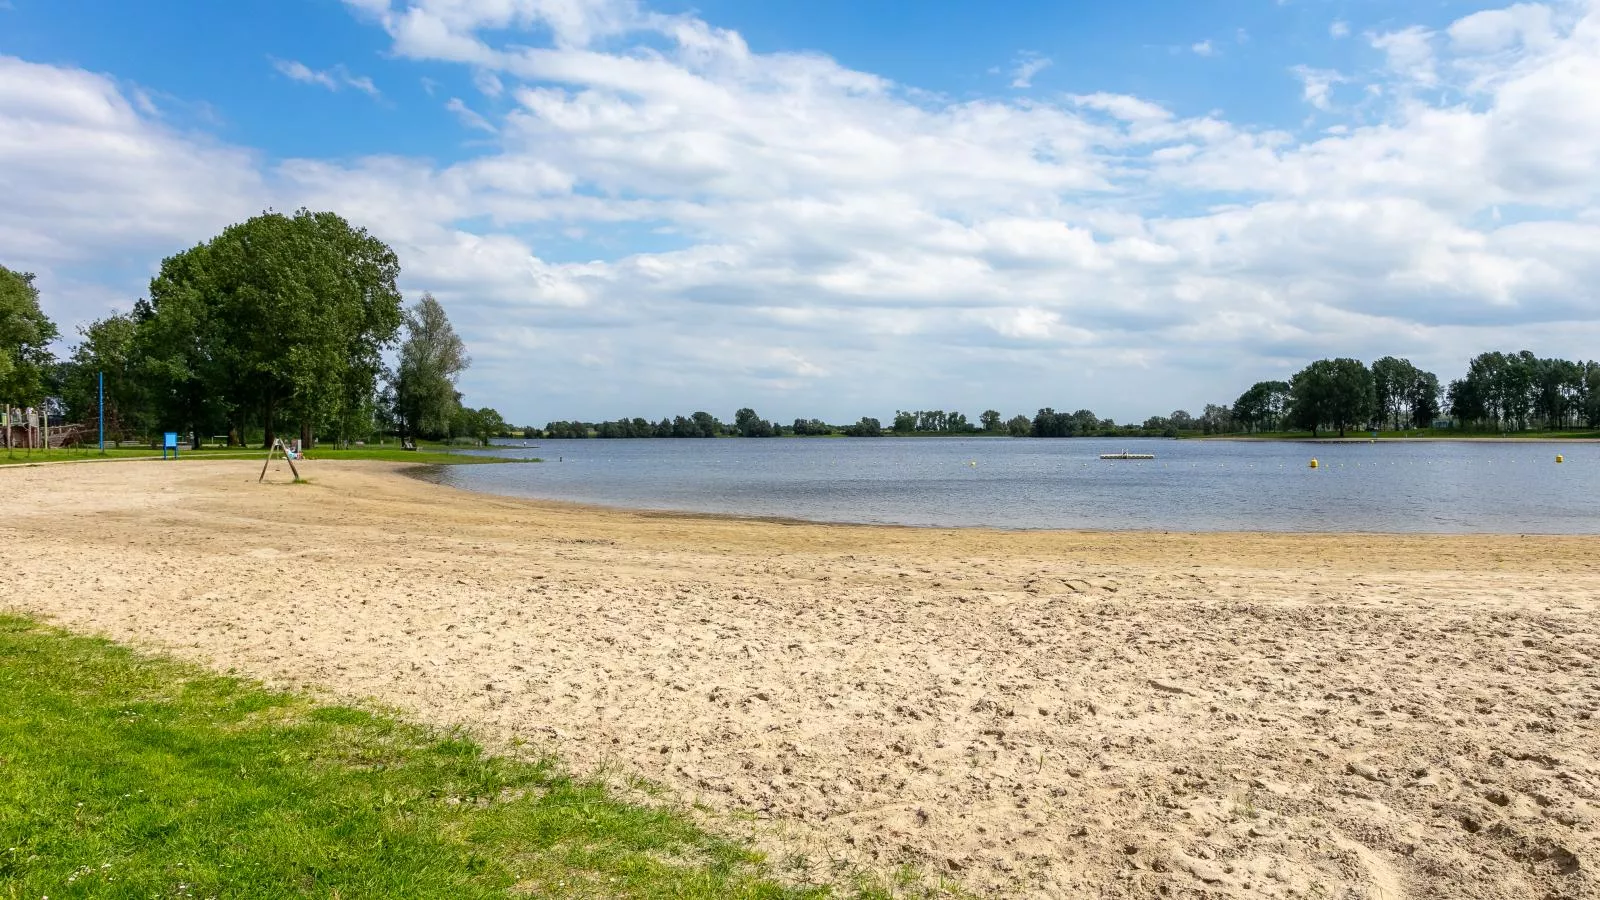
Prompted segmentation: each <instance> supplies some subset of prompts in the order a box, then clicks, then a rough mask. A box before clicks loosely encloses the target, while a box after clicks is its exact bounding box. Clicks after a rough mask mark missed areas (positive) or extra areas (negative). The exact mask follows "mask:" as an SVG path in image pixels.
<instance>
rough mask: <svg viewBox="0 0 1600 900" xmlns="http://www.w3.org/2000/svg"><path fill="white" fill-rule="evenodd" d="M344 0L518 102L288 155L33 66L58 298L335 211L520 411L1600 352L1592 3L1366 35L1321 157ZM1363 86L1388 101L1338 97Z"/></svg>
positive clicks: (651, 31)
mask: <svg viewBox="0 0 1600 900" xmlns="http://www.w3.org/2000/svg"><path fill="white" fill-rule="evenodd" d="M346 2H347V3H349V5H350V6H351V7H352V9H353V10H355V11H356V12H357V14H358V15H360V16H362V17H364V18H365V19H366V20H367V21H371V22H373V23H374V24H375V26H377V27H381V28H383V29H384V30H385V31H386V32H387V33H388V34H389V36H390V39H391V40H392V42H393V45H394V51H395V53H396V54H397V55H400V56H402V57H416V58H419V59H428V60H431V61H433V62H434V63H438V62H441V61H443V62H455V63H458V64H460V65H462V66H465V67H467V68H466V69H465V70H464V74H467V75H471V76H473V79H474V83H476V84H477V85H478V87H479V90H480V93H482V94H484V96H486V97H490V98H491V99H494V97H493V94H492V93H491V92H489V91H484V90H483V86H484V85H485V84H487V83H488V81H487V76H491V75H492V76H493V78H494V79H495V83H498V84H499V85H500V86H501V90H500V91H499V96H498V99H496V100H495V102H494V104H493V105H492V106H491V107H490V109H491V110H492V111H491V112H479V111H476V110H473V109H471V108H470V107H469V106H468V105H467V103H466V102H465V101H462V100H461V99H460V98H452V101H451V103H450V104H449V105H448V107H447V108H449V109H450V110H451V111H452V112H453V113H455V114H456V115H457V116H458V117H460V119H461V121H462V124H463V126H464V127H465V128H466V129H469V130H473V131H479V132H482V133H483V135H484V137H481V138H480V140H481V141H482V143H480V144H478V145H475V148H474V151H473V153H472V155H469V156H468V157H466V158H464V159H462V160H460V161H457V162H454V163H451V164H448V165H439V164H436V163H432V162H430V161H427V160H421V159H409V158H401V157H372V158H364V159H354V160H319V159H299V160H287V161H282V162H274V163H267V162H264V161H263V160H262V159H260V158H258V157H257V156H256V155H255V154H253V153H251V152H250V151H248V150H245V149H241V148H234V147H228V146H225V145H221V144H219V143H217V142H215V141H213V140H210V139H207V138H204V137H203V136H197V135H194V134H189V133H180V132H177V131H175V130H172V129H171V128H169V127H167V126H166V125H164V124H163V123H162V121H161V120H160V119H159V118H158V117H157V116H154V115H151V114H150V113H149V112H148V111H147V110H144V109H141V108H140V106H139V104H138V101H137V99H136V94H135V92H134V91H133V89H132V88H131V87H129V86H124V85H120V84H118V83H116V82H115V81H113V80H111V79H109V78H107V77H105V76H100V75H93V74H90V73H86V72H83V71H81V70H76V69H71V68H65V67H57V66H45V65H36V64H30V63H25V62H21V61H19V60H4V61H0V191H4V192H5V194H6V196H7V197H8V200H11V202H10V203H8V206H7V207H6V209H5V210H4V211H3V212H0V247H5V248H6V249H7V253H8V254H10V255H12V257H13V261H14V262H15V263H16V264H21V265H25V266H27V267H30V268H35V269H38V270H40V271H41V272H43V273H45V274H46V275H47V276H48V277H50V278H53V279H55V281H54V283H55V284H56V285H58V286H61V289H60V290H58V291H55V294H54V296H55V297H57V298H58V299H56V300H51V302H60V301H59V297H60V296H62V295H63V293H64V292H66V291H67V290H69V288H70V289H71V290H77V291H79V292H80V293H81V294H82V296H84V297H89V296H90V295H91V294H93V291H92V290H90V286H88V285H77V286H76V287H73V286H70V285H69V284H68V280H67V278H66V276H65V275H64V274H60V273H66V272H79V273H81V272H83V271H84V265H85V263H86V262H88V261H91V260H97V259H105V258H108V257H111V258H130V259H134V258H136V259H139V260H141V261H142V265H144V266H145V267H147V268H148V267H149V266H151V265H153V262H154V260H155V259H156V258H158V257H159V256H160V255H164V254H165V253H169V252H172V251H173V250H176V249H180V248H181V247H183V246H186V245H188V244H190V243H192V242H194V241H196V240H200V239H203V238H204V237H206V236H207V235H209V234H211V233H214V231H215V230H216V229H217V228H218V227H220V226H221V225H222V224H225V223H226V222H228V221H233V220H236V219H237V218H240V217H242V216H244V215H248V214H250V213H251V212H254V211H258V210H259V209H261V208H263V207H265V206H267V205H273V206H276V207H277V208H280V209H281V208H293V207H294V206H296V205H299V204H302V203H304V204H309V205H312V206H315V207H319V208H332V209H337V210H339V211H341V212H343V213H344V214H345V215H347V216H348V217H350V218H351V219H353V220H354V221H356V222H357V223H359V224H364V225H366V226H368V227H369V228H372V229H373V230H374V231H375V232H376V233H377V234H379V235H380V236H381V237H383V238H384V239H385V240H388V241H390V242H391V243H392V244H393V245H394V246H395V248H396V250H397V251H398V252H399V254H400V257H401V260H402V262H403V264H404V266H405V286H406V287H407V288H408V289H409V290H422V289H430V290H433V291H434V292H435V293H436V294H437V295H439V296H440V297H441V299H443V300H444V301H445V302H446V303H447V305H448V306H449V308H450V310H451V314H452V317H453V318H454V319H455V320H456V321H457V323H458V325H459V326H460V328H461V330H462V332H463V333H464V335H465V336H466V338H467V340H468V341H469V343H470V344H471V345H472V347H473V351H474V357H475V358H476V359H477V360H478V361H479V362H478V365H477V366H476V367H475V368H474V369H473V370H472V371H471V372H470V373H469V375H468V378H467V380H466V382H465V384H464V389H465V390H467V391H468V392H469V393H471V394H472V395H473V396H474V397H475V398H481V402H484V403H490V404H493V405H496V406H498V407H500V408H502V410H503V411H504V412H506V413H507V414H508V415H510V416H511V417H512V418H514V419H519V420H537V421H543V420H544V419H548V418H564V417H570V416H579V415H581V416H615V415H622V414H629V415H633V414H645V415H659V414H660V413H664V412H674V411H682V410H685V409H689V408H697V407H698V408H707V409H713V410H722V409H724V408H726V410H729V411H731V410H732V409H734V408H737V407H738V406H742V405H747V404H753V405H755V406H756V407H757V408H758V409H761V410H762V412H763V414H765V415H778V416H780V417H792V416H799V415H805V416H811V415H821V416H824V417H829V418H837V419H847V418H848V419H853V418H854V417H856V416H859V415H863V414H868V415H881V414H884V413H885V412H886V411H887V410H891V409H893V408H895V407H896V406H900V407H901V408H904V407H905V406H907V405H910V406H917V405H934V406H938V407H941V408H969V407H970V408H975V409H981V408H984V407H986V406H990V405H998V406H999V407H1000V408H1002V409H1004V410H1006V411H1007V412H1008V413H1009V412H1013V411H1027V410H1029V409H1031V408H1035V407H1037V406H1041V405H1046V404H1051V405H1056V406H1058V407H1059V406H1062V405H1070V406H1072V407H1073V408H1076V407H1077V406H1080V405H1081V406H1090V407H1092V408H1095V409H1097V410H1098V411H1100V412H1101V413H1102V414H1110V415H1115V416H1118V417H1119V418H1142V417H1143V416H1145V415H1148V414H1150V413H1151V412H1153V411H1157V412H1158V411H1162V410H1164V409H1170V408H1172V407H1175V406H1190V405H1199V404H1202V403H1204V402H1220V401H1222V400H1226V399H1228V398H1229V397H1231V396H1232V395H1234V394H1236V393H1237V391H1238V390H1239V389H1241V388H1242V387H1243V386H1245V385H1247V384H1248V383H1249V382H1250V381H1253V380H1256V379H1258V378H1262V377H1268V376H1282V375H1284V374H1286V372H1287V370H1288V369H1289V367H1290V366H1293V365H1298V364H1300V363H1302V362H1303V361H1304V359H1305V358H1307V357H1310V356H1313V355H1322V354H1357V355H1365V356H1368V357H1372V356H1377V355H1382V354H1384V353H1391V352H1392V353H1399V354H1403V355H1410V356H1412V357H1413V358H1415V359H1417V360H1418V361H1419V362H1420V363H1422V364H1424V365H1429V366H1432V367H1435V368H1436V369H1438V370H1439V371H1440V373H1441V374H1442V375H1446V376H1449V375H1452V374H1453V373H1454V371H1455V369H1456V368H1457V367H1458V365H1459V363H1460V360H1461V359H1463V358H1464V357H1465V356H1467V355H1469V354H1471V353H1474V352H1477V351H1479V350H1481V349H1485V348H1487V347H1489V346H1496V347H1499V346H1510V345H1519V346H1520V345H1521V344H1523V343H1527V344H1528V345H1530V346H1532V347H1533V348H1534V349H1537V350H1539V351H1540V352H1541V353H1549V354H1563V355H1571V356H1581V355H1583V354H1584V353H1585V352H1586V351H1589V352H1592V350H1590V349H1589V348H1591V347H1592V345H1593V341H1594V340H1595V338H1597V337H1600V302H1597V299H1600V298H1597V297H1596V295H1595V290H1596V289H1595V287H1594V285H1596V284H1600V251H1596V250H1595V249H1594V248H1596V247H1600V94H1597V92H1595V91H1593V90H1592V88H1591V85H1593V84H1595V83H1600V16H1596V14H1594V13H1589V12H1584V13H1582V14H1578V13H1569V14H1556V15H1552V16H1550V17H1549V18H1544V17H1542V15H1541V14H1540V13H1538V12H1537V11H1533V12H1530V11H1528V10H1527V9H1524V8H1522V7H1508V10H1510V11H1511V12H1509V13H1508V15H1509V16H1510V18H1509V19H1508V18H1503V17H1502V18H1494V17H1490V18H1478V17H1475V16H1469V17H1466V18H1464V19H1462V20H1460V21H1458V22H1457V23H1455V24H1454V25H1452V26H1450V27H1448V28H1444V29H1441V30H1440V31H1438V32H1437V33H1435V32H1432V31H1428V30H1425V29H1405V28H1401V29H1398V30H1394V31H1390V32H1387V33H1385V34H1383V35H1372V36H1369V40H1370V41H1371V42H1372V44H1373V46H1375V47H1377V48H1378V49H1379V50H1381V51H1382V52H1383V55H1384V59H1385V67H1384V69H1383V70H1382V72H1380V73H1378V74H1377V75H1376V76H1375V77H1373V78H1368V77H1366V76H1357V75H1355V74H1340V73H1336V72H1331V71H1327V70H1319V69H1315V68H1311V67H1297V68H1295V69H1294V70H1292V71H1291V72H1289V73H1285V77H1286V78H1288V77H1295V78H1298V79H1299V80H1300V83H1301V85H1302V88H1303V90H1304V95H1305V99H1306V100H1307V102H1308V103H1311V104H1313V105H1315V106H1318V107H1319V108H1323V109H1326V110H1327V113H1328V115H1327V117H1326V118H1327V119H1331V120H1332V121H1331V122H1327V123H1326V124H1327V125H1328V126H1329V127H1327V128H1326V129H1325V130H1324V131H1323V132H1322V133H1320V134H1315V135H1309V136H1308V135H1303V134H1301V133H1299V132H1297V131H1294V130H1285V129H1280V128H1274V127H1272V125H1271V123H1259V122H1249V121H1230V120H1228V119H1225V118H1222V117H1221V116H1220V115H1219V114H1202V115H1186V114H1183V113H1182V112H1181V111H1178V110H1175V109H1169V108H1167V107H1165V106H1163V105H1162V104H1160V103H1157V102H1154V101H1153V100H1151V99H1149V98H1145V97H1138V96H1130V95H1126V94H1118V93H1111V92H1101V93H1083V94H1075V95H1071V96H1067V97H1062V98H1036V99H1028V100H1020V99H1005V98H999V99H997V98H983V97H963V98H945V97H938V96H935V95H930V94H927V93H924V92H920V91H917V90H916V89H915V87H914V86H904V85H898V84H895V83H893V82H892V81H889V80H887V79H884V78H882V77H879V76H876V75H873V74H871V73H866V72H860V71H855V70H851V69H849V68H847V67H844V66H842V65H840V64H839V63H838V62H836V61H834V60H832V59H830V58H828V57H825V56H822V55H818V54H807V53H758V52H755V51H753V50H751V49H750V48H749V47H748V46H747V45H746V44H745V42H744V41H743V39H742V38H741V37H740V36H739V35H738V34H736V33H734V32H731V31H728V30H726V29H719V28H717V27H715V26H714V25H713V24H711V23H707V22H704V21H701V20H699V19H697V18H695V17H692V16H662V15H659V14H656V13H652V12H650V11H649V10H648V9H645V8H642V7H640V6H638V5H635V4H631V3H618V2H607V0H602V2H581V0H492V2H491V0H409V2H404V3H398V2H388V0H359V2H356V0H346ZM1569 9H1570V8H1569ZM1478 15H1480V16H1481V15H1482V14H1478ZM1342 80H1349V81H1350V82H1351V89H1352V91H1354V90H1358V89H1365V88H1377V89H1378V90H1379V91H1380V93H1379V94H1378V95H1376V97H1375V98H1373V99H1370V100H1368V101H1366V102H1365V103H1363V104H1361V108H1360V109H1359V111H1348V110H1347V111H1343V112H1341V110H1340V108H1339V107H1338V106H1337V105H1335V104H1333V103H1332V99H1331V90H1332V87H1333V86H1334V85H1336V84H1338V83H1340V82H1341V81H1342ZM1090 87H1092V85H1090ZM1423 88H1430V89H1428V90H1423ZM1466 94H1470V95H1471V96H1472V98H1473V99H1472V102H1470V103H1464V102H1461V97H1462V96H1463V95H1466ZM469 114H470V115H469ZM491 128H492V129H495V130H494V131H493V132H492V133H491V132H490V131H489V129H491ZM491 134H492V136H489V135H491ZM12 198H14V199H12ZM1497 208H1499V209H1501V210H1515V214H1514V215H1507V216H1505V217H1504V218H1503V219H1498V220H1497V219H1496V217H1495V210H1496V209H1497ZM8 264H12V263H11V262H8ZM146 274H148V273H146ZM137 282H138V279H137V278H131V279H129V280H128V281H127V282H124V283H125V284H127V287H126V291H127V292H129V293H131V292H134V291H137V289H138V284H137ZM51 293H52V292H51V291H50V290H47V296H51ZM96 297H97V299H95V302H97V303H99V302H104V299H103V297H101V296H99V295H96ZM85 302H87V301H85ZM56 312H57V314H58V315H62V316H63V318H69V316H68V315H67V314H66V313H64V312H63V311H62V310H61V309H60V308H58V309H57V310H56ZM67 312H70V310H69V311H67ZM1109 372H1115V373H1117V377H1116V378H1115V379H1107V378H1104V377H1098V375H1097V373H1099V374H1104V373H1109ZM529 385H537V386H538V390H536V391H530V390H528V389H527V388H528V386H529ZM475 402H480V401H479V400H475Z"/></svg>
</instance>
